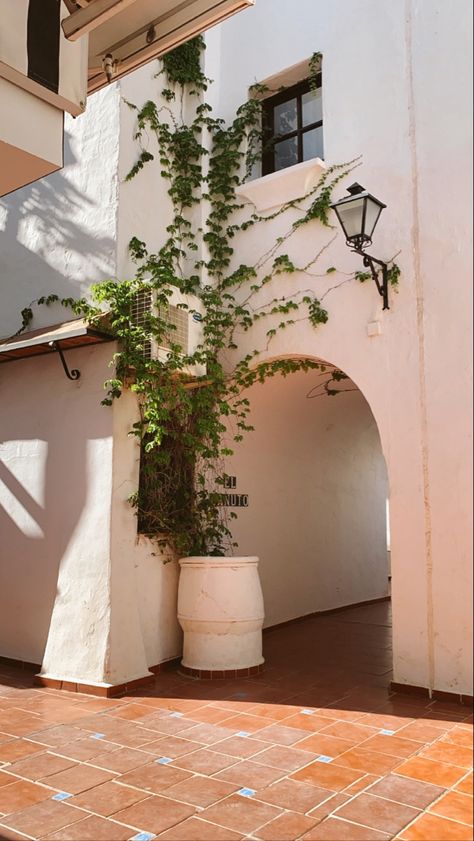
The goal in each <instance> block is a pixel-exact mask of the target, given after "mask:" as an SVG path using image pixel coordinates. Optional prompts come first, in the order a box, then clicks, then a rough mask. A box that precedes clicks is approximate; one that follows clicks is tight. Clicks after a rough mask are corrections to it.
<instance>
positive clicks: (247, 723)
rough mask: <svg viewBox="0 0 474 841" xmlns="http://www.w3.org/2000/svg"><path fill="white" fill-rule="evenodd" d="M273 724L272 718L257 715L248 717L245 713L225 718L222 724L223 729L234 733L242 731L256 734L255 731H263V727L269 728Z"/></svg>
mask: <svg viewBox="0 0 474 841" xmlns="http://www.w3.org/2000/svg"><path fill="white" fill-rule="evenodd" d="M273 724H275V720H274V719H272V718H264V717H263V716H258V715H248V714H247V713H240V715H233V716H231V717H230V718H227V719H226V720H225V721H224V722H223V723H222V726H223V727H227V728H229V729H230V730H233V731H234V732H238V731H240V730H243V731H244V732H246V733H256V731H257V730H263V728H264V727H270V726H271V725H273Z"/></svg>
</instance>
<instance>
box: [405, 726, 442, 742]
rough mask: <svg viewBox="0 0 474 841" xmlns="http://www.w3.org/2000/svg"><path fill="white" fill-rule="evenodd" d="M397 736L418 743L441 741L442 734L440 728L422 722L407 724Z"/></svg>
mask: <svg viewBox="0 0 474 841" xmlns="http://www.w3.org/2000/svg"><path fill="white" fill-rule="evenodd" d="M397 736H400V738H403V739H414V740H415V741H416V742H424V743H426V742H434V741H435V740H436V739H439V736H440V732H439V728H438V727H433V725H432V724H427V723H425V722H421V721H413V722H412V723H411V724H407V725H406V726H405V727H402V728H401V729H400V730H397Z"/></svg>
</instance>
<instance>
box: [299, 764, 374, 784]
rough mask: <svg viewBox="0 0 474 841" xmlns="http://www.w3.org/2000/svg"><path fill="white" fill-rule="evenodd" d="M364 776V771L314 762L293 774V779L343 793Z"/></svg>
mask: <svg viewBox="0 0 474 841" xmlns="http://www.w3.org/2000/svg"><path fill="white" fill-rule="evenodd" d="M362 776H363V771H355V770H354V769H352V768H343V767H342V766H340V765H334V764H333V763H331V764H326V763H324V762H313V763H312V764H311V765H307V766H306V768H302V769H301V771H296V773H295V774H292V775H291V779H292V780H297V781H298V782H302V783H310V784H311V785H314V786H319V787H320V788H328V789H330V790H331V791H342V789H344V788H346V787H347V786H350V785H351V784H352V783H355V781H356V780H358V779H360V777H362Z"/></svg>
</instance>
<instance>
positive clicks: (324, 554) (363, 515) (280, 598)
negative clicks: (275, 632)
mask: <svg viewBox="0 0 474 841" xmlns="http://www.w3.org/2000/svg"><path fill="white" fill-rule="evenodd" d="M320 381H321V380H320V375H319V374H318V372H310V373H306V374H305V373H302V374H296V375H294V376H292V377H289V378H287V379H282V378H281V377H276V378H275V379H272V380H269V381H268V382H267V383H266V384H265V385H256V386H254V387H253V388H252V389H251V390H250V392H249V398H250V400H251V401H252V406H253V410H252V415H251V423H252V424H253V426H254V427H255V431H254V432H252V433H251V434H250V435H249V436H248V437H247V438H246V439H245V443H243V444H241V445H239V446H238V448H237V449H236V451H235V455H234V457H233V459H232V460H230V461H229V463H228V464H227V465H226V470H227V472H228V473H230V474H231V475H235V476H236V478H237V489H236V490H235V491H233V490H232V491H229V493H232V494H233V493H236V494H248V496H249V507H248V508H238V509H235V512H236V513H237V515H238V519H237V520H236V521H235V524H234V525H233V526H232V529H233V533H234V537H235V539H236V541H237V542H238V544H239V548H238V550H236V551H238V552H239V553H242V554H244V555H250V554H252V553H255V554H257V555H258V556H259V557H260V566H259V570H260V578H261V581H262V588H263V595H264V601H265V626H266V627H269V626H271V625H276V624H278V623H279V622H285V621H287V620H289V619H293V618H295V617H298V616H304V615H306V614H310V613H315V612H317V611H322V610H331V609H333V608H336V607H341V606H343V605H347V604H357V603H358V602H361V601H365V600H369V599H377V598H382V597H384V596H386V595H387V594H388V575H389V572H388V556H387V531H386V499H387V494H388V487H387V475H386V469H385V462H384V458H383V455H382V449H381V446H380V439H379V435H378V431H377V426H376V424H375V421H374V419H373V417H372V414H371V412H370V409H369V407H368V406H367V403H366V402H365V400H364V398H363V397H362V395H361V393H360V392H358V391H357V392H348V393H347V394H341V395H339V396H337V397H327V396H323V397H316V398H314V399H308V398H307V395H308V393H309V392H310V391H311V389H312V388H313V387H314V386H315V385H316V384H317V383H318V382H320ZM346 387H347V386H346ZM319 391H320V390H319V389H318V391H317V392H316V393H319ZM229 510H232V509H229Z"/></svg>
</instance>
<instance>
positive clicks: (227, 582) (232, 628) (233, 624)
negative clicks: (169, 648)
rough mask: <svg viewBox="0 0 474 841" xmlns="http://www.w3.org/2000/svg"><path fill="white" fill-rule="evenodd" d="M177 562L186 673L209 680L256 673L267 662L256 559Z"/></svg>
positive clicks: (260, 589)
mask: <svg viewBox="0 0 474 841" xmlns="http://www.w3.org/2000/svg"><path fill="white" fill-rule="evenodd" d="M179 563H180V567H181V574H180V579H179V590H178V620H179V623H180V625H181V627H182V629H183V632H184V649H183V660H182V666H183V668H184V669H185V670H186V669H188V670H190V671H192V672H206V673H211V675H212V673H232V672H245V670H247V669H249V670H250V669H252V672H253V671H257V670H258V669H259V667H261V665H262V663H263V662H264V660H263V657H262V626H263V620H264V606H263V594H262V588H261V585H260V578H259V575H258V558H256V557H237V558H230V557H225V558H211V557H194V558H182V559H181V560H180V562H179ZM211 675H209V674H206V677H209V676H211ZM212 676H215V675H212ZM220 676H226V675H222V674H221V675H220Z"/></svg>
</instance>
